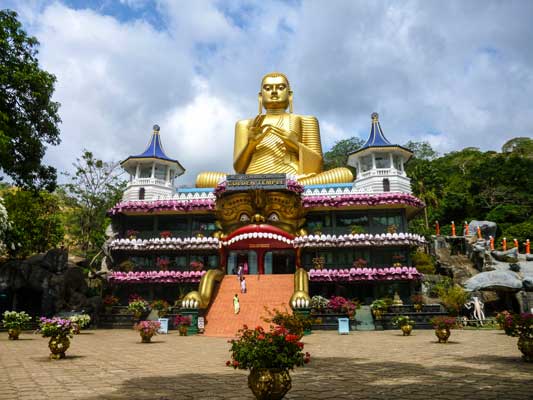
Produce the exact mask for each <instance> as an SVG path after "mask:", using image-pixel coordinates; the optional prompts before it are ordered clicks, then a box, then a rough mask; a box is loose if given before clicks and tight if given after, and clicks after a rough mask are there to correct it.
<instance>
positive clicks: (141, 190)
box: [139, 187, 146, 200]
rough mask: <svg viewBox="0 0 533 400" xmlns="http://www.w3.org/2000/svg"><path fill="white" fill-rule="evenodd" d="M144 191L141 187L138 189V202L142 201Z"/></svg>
mask: <svg viewBox="0 0 533 400" xmlns="http://www.w3.org/2000/svg"><path fill="white" fill-rule="evenodd" d="M145 192H146V190H145V189H144V188H143V187H142V188H140V189H139V200H144V194H145Z"/></svg>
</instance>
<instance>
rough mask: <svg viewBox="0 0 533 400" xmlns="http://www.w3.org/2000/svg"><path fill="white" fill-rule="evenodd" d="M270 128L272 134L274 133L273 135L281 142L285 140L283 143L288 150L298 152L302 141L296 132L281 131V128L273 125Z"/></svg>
mask: <svg viewBox="0 0 533 400" xmlns="http://www.w3.org/2000/svg"><path fill="white" fill-rule="evenodd" d="M269 128H270V132H272V133H273V134H275V135H276V136H278V137H279V138H280V139H281V140H283V142H284V143H285V145H286V146H287V147H288V148H290V149H292V150H296V151H297V150H298V147H299V144H300V141H299V140H298V135H297V134H296V132H294V131H291V130H285V129H281V128H278V127H277V126H272V125H269Z"/></svg>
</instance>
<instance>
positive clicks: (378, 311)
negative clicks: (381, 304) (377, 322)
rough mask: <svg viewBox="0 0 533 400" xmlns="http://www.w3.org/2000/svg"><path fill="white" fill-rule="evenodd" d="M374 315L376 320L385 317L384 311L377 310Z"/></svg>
mask: <svg viewBox="0 0 533 400" xmlns="http://www.w3.org/2000/svg"><path fill="white" fill-rule="evenodd" d="M373 313H374V318H376V319H381V317H382V316H383V311H381V310H380V309H375V310H374V311H373Z"/></svg>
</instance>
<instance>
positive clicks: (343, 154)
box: [324, 137, 365, 172]
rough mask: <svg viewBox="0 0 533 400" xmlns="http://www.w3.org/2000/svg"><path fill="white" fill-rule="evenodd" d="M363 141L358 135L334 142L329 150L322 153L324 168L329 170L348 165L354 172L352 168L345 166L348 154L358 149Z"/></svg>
mask: <svg viewBox="0 0 533 400" xmlns="http://www.w3.org/2000/svg"><path fill="white" fill-rule="evenodd" d="M364 143H365V142H364V141H363V140H362V139H359V138H358V137H351V138H349V139H343V140H339V141H337V142H335V144H334V145H333V147H332V148H331V150H329V151H327V152H326V153H324V170H326V171H327V170H330V169H333V168H337V167H348V168H350V169H351V170H352V172H354V169H353V168H352V167H350V166H347V165H346V164H347V162H348V155H349V154H350V153H353V152H354V151H355V150H357V149H359V148H360V147H361V146H362V145H363V144H364Z"/></svg>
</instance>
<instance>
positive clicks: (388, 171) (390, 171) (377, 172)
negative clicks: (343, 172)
mask: <svg viewBox="0 0 533 400" xmlns="http://www.w3.org/2000/svg"><path fill="white" fill-rule="evenodd" d="M359 175H360V177H361V178H368V177H370V176H390V175H399V176H406V175H405V172H404V171H400V170H399V169H396V168H376V169H371V170H370V171H365V172H361V173H360V174H359Z"/></svg>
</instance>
